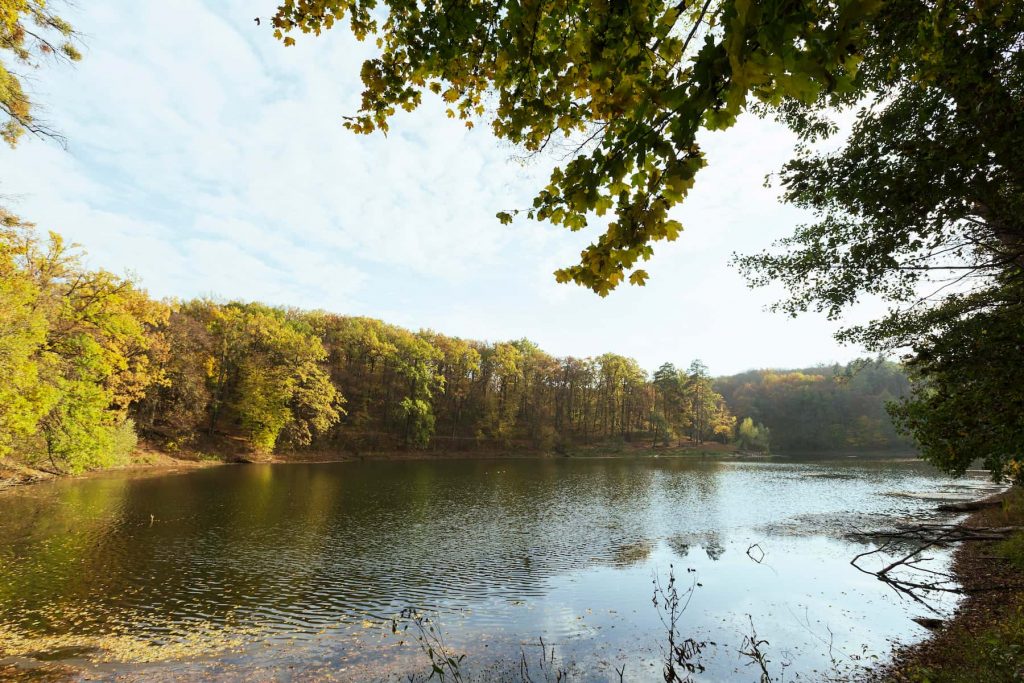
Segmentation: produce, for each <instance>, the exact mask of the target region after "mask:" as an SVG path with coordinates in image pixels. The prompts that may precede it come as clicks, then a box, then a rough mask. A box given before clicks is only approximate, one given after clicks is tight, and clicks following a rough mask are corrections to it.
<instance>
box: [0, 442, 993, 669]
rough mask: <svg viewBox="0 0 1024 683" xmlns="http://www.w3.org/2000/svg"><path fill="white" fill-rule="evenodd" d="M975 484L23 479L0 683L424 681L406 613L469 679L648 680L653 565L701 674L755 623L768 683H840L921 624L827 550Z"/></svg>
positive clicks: (496, 477) (749, 477)
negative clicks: (532, 673)
mask: <svg viewBox="0 0 1024 683" xmlns="http://www.w3.org/2000/svg"><path fill="white" fill-rule="evenodd" d="M991 489H992V487H991V485H990V484H989V483H988V482H987V481H986V480H985V478H984V475H982V474H981V473H976V474H973V475H969V476H968V477H966V478H963V479H959V480H950V479H949V478H947V477H944V476H941V475H938V474H937V473H935V471H934V470H932V469H930V468H929V467H927V466H925V465H923V464H921V463H917V462H912V461H873V460H856V459H844V460H842V461H820V462H811V461H799V462H796V461H780V460H771V461H731V462H730V461H722V460H712V459H708V460H703V459H699V458H620V459H616V458H608V459H597V458H595V459H575V458H573V459H500V460H499V459H494V460H453V459H444V460H409V461H390V462H386V461H366V462H346V463H332V464H308V465H303V464H288V465H245V466H231V467H214V468H208V469H201V470H195V471H189V472H186V473H177V474H167V475H162V476H143V477H139V476H132V475H130V474H124V473H122V474H109V475H104V476H98V477H92V478H86V479H80V480H65V481H56V482H51V483H47V484H39V485H34V486H30V487H25V488H23V489H20V490H16V491H9V492H7V493H5V494H3V495H0V667H3V666H6V667H7V668H6V669H5V668H0V673H4V672H6V673H8V674H11V675H13V673H14V672H17V671H27V670H30V669H33V668H36V667H43V669H42V670H41V671H46V670H48V669H52V668H54V667H56V668H57V669H59V670H63V671H70V672H72V677H76V676H77V677H93V678H95V677H100V678H104V677H115V676H117V677H120V678H123V679H124V680H177V679H194V678H198V677H203V678H207V679H214V680H216V679H222V680H235V679H237V678H248V679H251V680H266V679H277V680H388V679H389V677H390V678H392V679H397V677H398V676H401V675H404V674H407V673H411V672H416V671H419V672H423V671H429V662H428V660H427V659H426V655H425V654H424V653H423V652H421V651H420V649H419V645H418V642H417V641H416V640H415V638H414V637H413V634H414V633H415V632H416V628H415V626H413V627H412V628H411V629H410V630H409V631H407V632H403V631H402V630H401V629H399V630H398V632H397V633H393V632H392V627H391V624H392V621H391V620H392V619H393V618H394V617H395V616H396V615H398V614H399V613H400V612H402V610H403V609H406V608H413V609H415V610H416V611H417V612H418V613H420V614H422V615H424V616H426V617H427V618H428V619H429V620H430V624H432V625H434V626H435V627H436V628H437V629H438V632H439V633H441V634H443V638H444V640H445V642H446V643H447V645H448V646H449V647H450V648H451V650H452V651H454V652H458V653H464V654H465V655H466V659H465V660H464V661H463V666H464V667H465V669H466V670H467V671H469V672H475V673H476V676H477V680H490V679H492V678H498V677H499V674H498V673H496V672H499V671H502V670H504V669H505V668H508V667H509V666H514V665H510V664H509V663H510V662H515V663H516V664H515V666H517V663H518V660H519V658H520V657H521V656H525V657H526V659H527V662H528V663H530V664H531V665H532V666H534V667H537V666H538V664H537V663H536V660H538V659H539V658H540V656H541V646H540V640H539V639H540V638H543V640H544V643H545V647H546V648H550V647H553V648H554V651H555V658H556V661H557V662H560V663H562V664H563V665H565V666H570V665H574V666H575V668H576V670H577V672H579V675H578V676H577V680H587V681H590V680H594V681H602V680H609V681H617V680H619V674H618V673H617V670H619V669H621V667H623V666H624V667H625V669H624V673H623V680H626V681H655V680H661V669H660V666H661V664H660V661H661V657H662V648H663V645H664V643H665V640H666V631H665V628H664V626H663V624H662V621H661V616H663V615H660V614H659V610H657V609H656V608H655V607H654V605H653V604H652V594H653V589H654V585H653V584H652V581H655V580H657V581H660V582H661V583H662V584H663V585H664V583H665V582H666V581H667V580H668V577H669V572H670V571H672V572H673V573H674V575H675V577H676V581H677V585H678V586H679V588H680V591H681V592H685V591H687V590H689V589H692V595H691V596H690V598H689V602H688V605H687V607H686V610H685V612H684V613H683V615H682V618H681V619H680V622H679V630H680V633H681V635H682V637H693V638H695V639H696V640H698V641H704V642H706V643H707V645H706V646H705V647H704V649H703V651H702V653H701V657H700V662H701V664H702V665H703V666H704V667H706V671H705V673H704V674H703V675H700V676H697V678H698V680H711V681H719V680H757V671H755V669H754V668H753V667H751V666H749V659H748V658H746V657H743V656H741V655H740V654H739V652H738V651H739V650H740V649H741V648H742V647H743V645H744V637H745V636H749V635H750V634H751V631H752V629H754V630H756V633H757V636H758V639H760V640H764V641H767V642H766V643H765V644H764V645H763V646H762V648H763V650H764V651H765V652H766V653H767V656H768V658H769V660H770V662H769V667H770V669H771V671H772V672H773V674H779V673H782V672H783V671H784V672H785V677H786V678H787V679H793V678H794V677H796V678H800V679H809V680H813V679H815V678H816V677H819V676H820V674H821V672H828V671H839V672H846V673H847V674H849V673H850V672H855V671H857V670H858V669H859V667H862V666H865V665H871V664H872V663H874V662H875V661H878V660H879V659H882V660H884V659H885V658H886V657H887V655H888V654H889V652H890V650H891V647H892V643H893V642H912V641H914V640H917V639H920V638H922V637H924V636H925V635H926V632H925V630H924V629H923V628H921V627H920V626H918V625H917V624H916V623H914V622H912V621H911V617H913V616H918V615H926V614H928V612H927V610H926V609H925V608H923V607H922V606H921V605H918V604H916V603H914V602H910V601H907V600H904V599H901V598H900V597H899V596H897V595H896V594H895V593H894V592H893V591H892V590H891V589H889V588H887V587H886V586H884V585H883V584H882V583H881V582H879V581H878V580H876V579H875V578H874V577H872V576H870V575H867V574H863V573H860V572H858V571H857V570H856V569H855V568H853V567H851V566H850V564H849V561H850V559H851V557H852V556H853V555H855V554H857V553H859V552H863V551H864V550H866V549H868V548H869V546H866V545H864V543H862V542H858V541H856V540H855V539H851V538H850V536H849V534H850V533H851V532H852V531H854V530H856V529H872V528H882V527H885V526H887V525H889V524H892V523H894V522H897V521H899V520H904V519H908V518H915V519H924V518H927V519H939V517H937V516H936V513H935V512H934V509H935V506H936V502H937V501H938V500H942V499H947V498H952V499H972V498H976V497H979V496H981V495H983V494H985V493H987V492H989V491H990V490H991ZM932 556H933V557H934V558H935V559H934V560H933V563H934V566H935V567H938V568H941V567H942V566H943V565H944V564H946V563H948V561H949V557H948V553H946V552H938V553H936V554H932ZM876 565H878V563H876ZM878 566H880V565H878ZM953 606H954V603H953V601H952V599H951V598H948V597H947V598H946V599H938V600H937V601H936V602H935V608H936V609H937V610H938V611H939V612H940V613H948V611H949V610H950V609H951V608H952V607H953ZM408 623H409V622H408V621H404V622H399V626H401V625H408ZM712 643H713V644H712ZM547 651H548V652H550V650H549V649H548V650H547ZM64 667H72V668H70V669H65V668H64ZM74 672H78V673H74ZM37 673H39V672H37Z"/></svg>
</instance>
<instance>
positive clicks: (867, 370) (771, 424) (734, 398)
mask: <svg viewBox="0 0 1024 683" xmlns="http://www.w3.org/2000/svg"><path fill="white" fill-rule="evenodd" d="M715 389H716V390H717V391H719V392H721V394H722V396H724V397H725V400H726V401H727V402H728V404H729V406H730V407H731V408H732V410H733V411H735V412H736V414H737V415H741V416H743V417H744V418H747V419H749V420H750V421H751V422H752V425H750V426H751V427H753V428H754V429H755V430H757V431H763V430H764V429H767V431H768V433H769V434H770V437H768V439H767V441H768V442H770V444H771V448H772V449H773V450H776V451H780V452H787V451H789V452H797V451H830V450H850V451H856V450H909V449H911V448H912V446H913V442H912V441H910V440H909V439H908V438H907V437H905V436H904V435H901V434H900V433H898V432H897V430H896V428H895V426H894V425H893V422H892V419H891V418H890V417H889V414H888V412H887V411H886V404H888V403H889V402H890V401H896V400H898V399H900V398H902V397H904V396H906V395H907V394H908V393H909V391H910V382H909V380H908V379H907V376H906V374H904V372H903V370H902V368H901V367H900V366H899V365H896V364H895V363H891V362H887V361H884V360H875V361H857V362H854V363H851V364H849V365H847V366H845V367H843V366H839V365H836V366H832V367H818V368H807V369H803V370H791V371H780V370H754V371H750V372H745V373H742V374H739V375H734V376H732V377H722V378H719V379H717V380H715ZM743 426H744V425H743V423H741V424H740V430H739V431H740V433H739V434H738V438H739V440H740V441H744V440H745V439H752V443H751V445H752V446H753V445H756V444H758V443H761V442H763V441H764V440H765V437H764V436H763V435H761V436H760V439H761V442H759V441H758V436H759V435H758V434H756V433H754V434H752V435H751V434H744V433H743V431H744V430H743ZM748 428H749V427H748Z"/></svg>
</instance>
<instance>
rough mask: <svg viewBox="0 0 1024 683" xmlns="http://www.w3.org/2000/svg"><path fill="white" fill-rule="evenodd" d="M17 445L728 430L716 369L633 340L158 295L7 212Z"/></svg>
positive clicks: (523, 439)
mask: <svg viewBox="0 0 1024 683" xmlns="http://www.w3.org/2000/svg"><path fill="white" fill-rule="evenodd" d="M2 219H3V232H2V234H0V287H2V292H0V294H2V297H0V457H2V456H7V455H15V456H17V457H18V458H19V459H21V460H23V461H25V462H27V463H29V464H32V465H35V466H37V467H45V468H48V469H52V470H56V471H81V470H84V469H90V468H97V467H104V466H109V465H112V464H115V463H117V462H119V461H121V460H123V459H124V458H125V457H126V456H127V454H128V453H130V452H131V451H132V450H133V449H134V447H135V445H136V434H138V435H139V436H142V437H145V438H146V439H147V440H149V441H151V442H152V443H154V444H156V445H159V446H162V447H165V448H169V449H172V450H174V449H179V448H185V447H193V446H202V447H205V446H207V445H211V446H214V447H216V448H220V449H226V448H230V447H231V446H232V444H234V445H235V446H236V447H237V448H240V449H244V450H252V451H256V452H262V453H269V452H272V451H288V450H298V449H321V450H333V451H346V452H357V453H358V452H363V451H371V450H390V449H396V448H426V447H432V448H444V449H459V450H464V449H470V448H473V449H478V448H536V449H543V450H552V449H554V450H559V449H563V448H565V447H567V446H569V445H573V444H582V443H594V442H598V441H605V440H609V439H621V440H636V439H647V438H650V439H651V441H652V443H663V444H667V443H672V442H674V441H677V440H679V439H688V440H691V441H694V442H697V443H700V442H703V441H705V440H707V439H716V440H719V441H723V442H724V441H727V440H729V439H730V438H731V437H732V433H733V426H734V423H735V419H734V418H733V416H732V415H731V413H730V412H729V410H728V408H727V406H726V404H725V402H724V400H723V399H722V397H721V396H720V395H719V394H717V393H716V392H715V391H714V390H713V387H712V381H711V378H710V377H709V376H708V373H707V370H706V368H705V367H704V366H703V365H702V364H700V363H699V362H695V363H694V364H693V365H691V367H690V368H689V370H687V371H681V370H677V369H676V368H675V367H674V366H672V365H671V364H666V365H664V366H662V368H660V369H659V371H658V373H656V374H655V377H654V378H653V381H652V380H651V379H650V378H649V377H648V375H647V373H646V372H645V371H644V370H643V369H642V368H641V367H640V366H639V364H638V363H637V362H636V361H635V360H633V359H631V358H625V357H623V356H619V355H616V354H611V353H608V354H604V355H601V356H599V357H597V358H571V357H569V358H556V357H554V356H551V355H550V354H547V353H545V352H544V351H542V350H541V349H540V348H538V347H537V345H536V344H534V343H532V342H530V341H527V340H525V339H523V340H518V341H511V342H497V343H489V342H478V341H470V340H462V339H458V338H454V337H448V336H445V335H442V334H438V333H436V332H432V331H429V330H428V331H421V332H415V333H414V332H411V331H409V330H405V329H402V328H400V327H396V326H393V325H388V324H386V323H383V322H381V321H379V320H373V319H369V318H360V317H348V316H339V315H333V314H330V313H324V312H320V311H301V310H296V309H283V308H272V307H268V306H265V305H262V304H258V303H239V302H230V303H218V302H214V301H209V300H197V301H190V302H176V301H171V302H157V301H153V300H152V299H150V298H149V297H148V296H147V295H146V294H145V292H143V291H142V290H140V289H139V288H138V287H137V286H136V285H135V283H133V282H131V281H130V280H126V279H123V278H119V277H117V276H114V275H112V274H110V273H107V272H104V271H90V270H88V269H86V268H84V267H83V265H82V263H81V260H80V258H79V255H78V252H77V251H76V250H75V249H73V248H69V247H68V246H66V245H65V244H64V243H63V241H62V240H61V239H60V237H59V236H57V235H54V234H51V235H50V237H49V239H48V240H40V239H39V237H38V236H37V234H36V232H35V230H34V228H33V226H31V225H28V224H24V223H22V222H20V221H19V220H18V218H17V217H15V216H13V215H11V214H9V213H4V214H3V215H2Z"/></svg>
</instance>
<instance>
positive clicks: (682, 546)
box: [666, 531, 725, 561]
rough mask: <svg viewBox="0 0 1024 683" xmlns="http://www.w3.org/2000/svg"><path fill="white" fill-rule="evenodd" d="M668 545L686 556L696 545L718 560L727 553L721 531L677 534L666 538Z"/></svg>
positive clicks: (676, 552)
mask: <svg viewBox="0 0 1024 683" xmlns="http://www.w3.org/2000/svg"><path fill="white" fill-rule="evenodd" d="M666 542H667V543H668V547H669V548H671V549H672V552H674V553H675V554H676V555H678V556H679V557H686V556H687V555H689V553H690V550H691V549H693V548H694V547H697V548H701V549H702V550H703V551H704V552H705V553H706V554H707V556H708V559H709V560H714V561H718V560H719V559H721V557H722V555H724V554H725V545H724V544H723V543H722V540H721V537H720V535H719V532H717V531H704V532H698V533H692V534H675V535H673V536H669V537H668V538H667V539H666Z"/></svg>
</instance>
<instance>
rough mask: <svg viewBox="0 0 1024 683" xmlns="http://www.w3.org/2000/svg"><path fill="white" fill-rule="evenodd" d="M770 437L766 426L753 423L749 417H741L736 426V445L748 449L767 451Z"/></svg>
mask: <svg viewBox="0 0 1024 683" xmlns="http://www.w3.org/2000/svg"><path fill="white" fill-rule="evenodd" d="M770 442H771V439H770V437H769V433H768V428H767V427H765V426H764V425H762V424H754V421H753V420H751V419H750V418H749V417H745V418H743V421H742V422H740V426H739V427H737V428H736V443H737V445H738V446H739V447H740V448H742V449H744V450H749V451H758V452H762V453H763V452H767V451H768V447H769V445H770Z"/></svg>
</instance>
